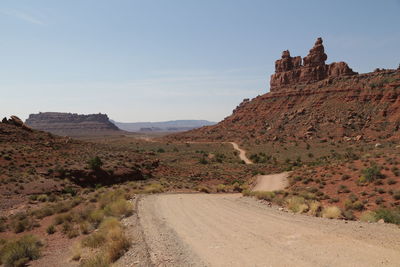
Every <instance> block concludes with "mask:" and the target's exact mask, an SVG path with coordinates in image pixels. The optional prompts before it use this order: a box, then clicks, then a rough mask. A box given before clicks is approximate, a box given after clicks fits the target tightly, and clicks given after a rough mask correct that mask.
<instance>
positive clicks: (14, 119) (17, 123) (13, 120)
mask: <svg viewBox="0 0 400 267" xmlns="http://www.w3.org/2000/svg"><path fill="white" fill-rule="evenodd" d="M8 122H9V123H10V124H14V125H15V126H19V127H22V126H23V125H24V122H23V121H22V120H21V119H20V118H18V117H17V116H14V115H13V116H11V117H10V119H9V120H8Z"/></svg>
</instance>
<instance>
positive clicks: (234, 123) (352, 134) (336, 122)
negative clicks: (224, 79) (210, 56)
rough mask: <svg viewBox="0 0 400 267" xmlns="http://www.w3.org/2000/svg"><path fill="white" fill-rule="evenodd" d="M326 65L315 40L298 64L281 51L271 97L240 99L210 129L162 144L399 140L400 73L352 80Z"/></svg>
mask: <svg viewBox="0 0 400 267" xmlns="http://www.w3.org/2000/svg"><path fill="white" fill-rule="evenodd" d="M326 59H327V56H326V54H325V52H324V48H323V46H322V40H321V39H318V40H317V42H316V43H315V46H314V47H313V48H312V49H311V50H310V53H309V55H308V56H306V57H305V58H304V59H303V60H302V59H301V58H300V57H291V56H290V53H289V51H284V52H283V54H282V59H280V60H278V61H277V62H276V73H275V74H274V75H272V77H271V92H269V93H266V94H264V95H261V96H258V97H256V98H254V99H252V100H249V99H245V100H244V101H243V102H242V103H241V104H240V105H239V106H237V107H236V109H235V110H234V111H233V113H232V115H230V116H229V117H227V118H225V119H224V120H223V121H221V122H220V123H218V124H216V125H214V126H208V127H203V128H200V129H196V130H192V131H189V132H186V133H181V134H176V135H171V136H169V137H168V138H169V139H170V140H188V141H190V140H199V141H200V140H202V141H246V140H247V141H249V142H251V141H257V142H258V141H261V142H270V141H279V140H282V141H285V140H310V139H315V140H326V141H328V140H344V141H349V142H350V141H354V142H358V141H361V140H363V141H367V142H368V141H377V140H380V139H384V140H387V139H396V140H398V139H400V68H399V69H397V70H379V69H377V70H376V71H374V72H371V73H366V74H357V73H355V72H353V71H352V70H351V69H350V68H349V67H348V66H347V64H346V63H344V62H335V63H332V64H329V65H327V64H325V61H326ZM302 62H303V64H302Z"/></svg>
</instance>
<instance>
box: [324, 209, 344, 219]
mask: <svg viewBox="0 0 400 267" xmlns="http://www.w3.org/2000/svg"><path fill="white" fill-rule="evenodd" d="M341 214H342V212H341V210H340V209H339V208H338V207H336V206H330V207H326V208H324V209H323V210H322V217H323V218H328V219H338V218H340V216H341Z"/></svg>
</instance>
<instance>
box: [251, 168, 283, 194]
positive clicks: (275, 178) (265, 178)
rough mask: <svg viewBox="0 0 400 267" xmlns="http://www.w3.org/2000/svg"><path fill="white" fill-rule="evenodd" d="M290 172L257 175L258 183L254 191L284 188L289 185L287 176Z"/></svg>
mask: <svg viewBox="0 0 400 267" xmlns="http://www.w3.org/2000/svg"><path fill="white" fill-rule="evenodd" d="M288 176H289V172H282V173H276V174H268V175H257V176H256V185H255V186H254V187H253V189H252V190H253V191H275V190H283V189H285V187H286V186H287V185H288V180H287V177H288Z"/></svg>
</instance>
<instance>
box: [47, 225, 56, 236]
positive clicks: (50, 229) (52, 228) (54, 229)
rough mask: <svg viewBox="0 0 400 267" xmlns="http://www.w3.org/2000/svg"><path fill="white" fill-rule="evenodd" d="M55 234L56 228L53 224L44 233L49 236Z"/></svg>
mask: <svg viewBox="0 0 400 267" xmlns="http://www.w3.org/2000/svg"><path fill="white" fill-rule="evenodd" d="M55 232H56V227H55V226H54V224H52V225H50V226H49V227H47V228H46V233H48V234H49V235H52V234H54V233H55Z"/></svg>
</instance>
